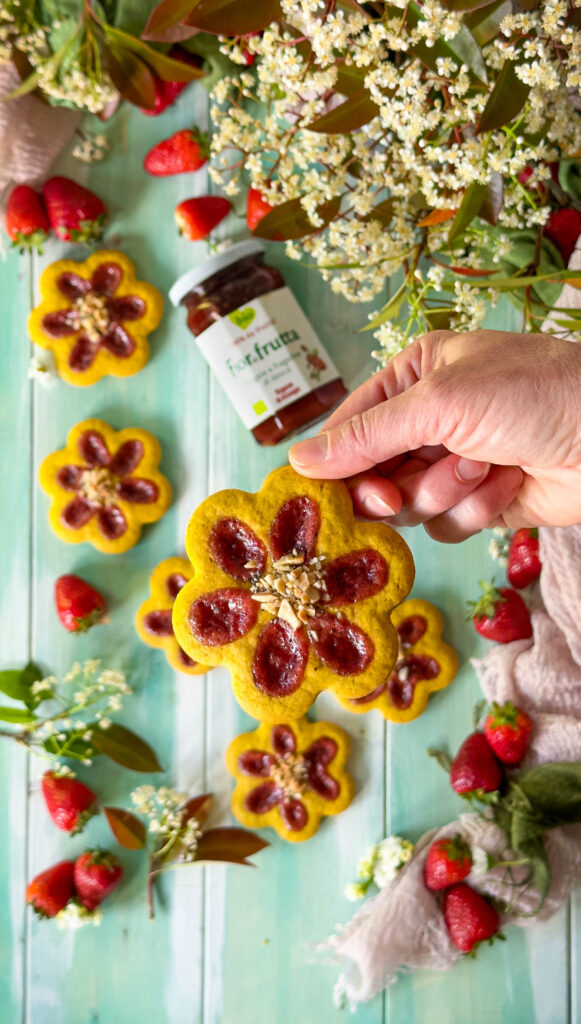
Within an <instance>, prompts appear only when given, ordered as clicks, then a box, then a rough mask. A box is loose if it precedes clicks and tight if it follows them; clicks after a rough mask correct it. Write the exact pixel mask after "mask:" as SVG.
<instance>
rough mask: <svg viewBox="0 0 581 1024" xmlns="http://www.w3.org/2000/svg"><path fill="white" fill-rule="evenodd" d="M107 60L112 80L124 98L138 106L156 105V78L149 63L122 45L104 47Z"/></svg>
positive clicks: (150, 108)
mask: <svg viewBox="0 0 581 1024" xmlns="http://www.w3.org/2000/svg"><path fill="white" fill-rule="evenodd" d="M103 49H104V53H105V62H106V64H107V71H108V72H109V75H110V77H111V81H112V82H113V85H114V86H115V88H116V89H118V90H119V92H120V93H121V95H122V96H123V98H124V99H126V100H128V102H129V103H133V104H134V105H135V106H136V107H146V109H147V110H153V109H154V107H155V79H154V77H153V75H152V73H151V71H150V70H149V68H148V66H147V64H144V63H143V61H142V60H140V59H139V57H136V56H135V54H134V53H131V51H130V50H125V49H123V48H122V47H117V46H115V47H112V46H106V47H103Z"/></svg>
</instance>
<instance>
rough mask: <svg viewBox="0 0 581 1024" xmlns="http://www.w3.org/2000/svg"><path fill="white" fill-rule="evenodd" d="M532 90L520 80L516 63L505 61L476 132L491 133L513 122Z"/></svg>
mask: <svg viewBox="0 0 581 1024" xmlns="http://www.w3.org/2000/svg"><path fill="white" fill-rule="evenodd" d="M530 89H531V87H530V85H526V84H525V82H521V80H520V78H518V76H517V74H516V71H515V65H514V62H513V61H511V60H505V62H504V64H503V65H502V68H501V69H500V73H499V75H498V78H497V79H496V82H495V84H494V89H493V90H492V92H491V93H490V96H489V97H488V100H487V102H486V106H485V108H484V110H483V111H482V115H481V117H480V121H479V122H478V127H477V129H476V131H477V132H479V133H482V132H490V131H493V130H494V129H495V128H502V126H503V125H504V124H508V123H509V121H512V120H513V119H514V118H515V117H516V116H517V115H518V114H520V112H521V110H522V108H523V107H524V105H525V103H526V101H527V98H528V95H529V92H530Z"/></svg>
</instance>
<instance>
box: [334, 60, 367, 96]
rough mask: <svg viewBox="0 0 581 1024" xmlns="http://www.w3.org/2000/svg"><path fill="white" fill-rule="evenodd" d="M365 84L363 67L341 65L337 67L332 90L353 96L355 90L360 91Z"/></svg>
mask: <svg viewBox="0 0 581 1024" xmlns="http://www.w3.org/2000/svg"><path fill="white" fill-rule="evenodd" d="M364 85H365V72H364V71H363V69H361V70H360V69H359V68H356V67H353V66H351V67H344V66H343V65H341V66H340V67H338V68H337V78H336V79H335V86H334V91H335V92H339V93H341V95H342V96H353V95H354V94H355V93H357V92H361V90H362V89H363V88H364Z"/></svg>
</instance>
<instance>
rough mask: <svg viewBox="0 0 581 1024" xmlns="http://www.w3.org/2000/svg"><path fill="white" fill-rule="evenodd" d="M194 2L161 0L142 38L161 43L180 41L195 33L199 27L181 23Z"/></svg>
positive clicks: (152, 13)
mask: <svg viewBox="0 0 581 1024" xmlns="http://www.w3.org/2000/svg"><path fill="white" fill-rule="evenodd" d="M194 3H195V0H161V3H159V4H158V5H157V7H154V8H153V10H152V12H151V14H150V15H149V18H148V19H147V22H146V25H145V28H144V30H143V32H142V34H141V35H142V38H143V39H151V40H152V41H154V42H159V43H179V42H181V41H182V40H184V39H189V38H190V37H191V36H193V35H195V34H196V32H197V31H198V30H197V29H195V28H193V27H191V26H188V25H183V24H181V23H182V22H183V19H184V18H185V17H186V16H187V15H188V14H189V13H190V11H191V9H192V7H193V5H194Z"/></svg>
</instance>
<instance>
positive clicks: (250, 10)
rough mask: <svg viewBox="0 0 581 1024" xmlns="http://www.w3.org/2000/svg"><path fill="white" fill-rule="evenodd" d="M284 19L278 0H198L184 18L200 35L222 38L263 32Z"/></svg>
mask: <svg viewBox="0 0 581 1024" xmlns="http://www.w3.org/2000/svg"><path fill="white" fill-rule="evenodd" d="M280 18H282V11H281V8H280V2H279V0H252V2H251V3H248V2H247V0H244V2H241V0H198V2H197V3H196V4H195V5H193V6H192V10H191V13H190V14H189V15H188V16H187V17H186V18H185V19H184V20H185V24H186V25H193V26H194V27H195V28H197V29H199V30H200V31H201V32H213V33H215V34H216V35H220V36H245V35H248V34H249V33H250V32H262V30H263V29H265V28H267V26H268V25H270V24H271V22H273V21H278V20H279V19H280Z"/></svg>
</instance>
